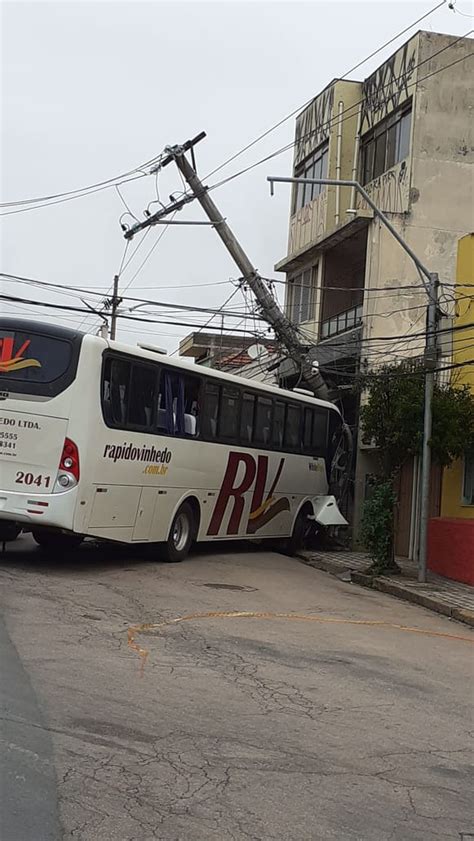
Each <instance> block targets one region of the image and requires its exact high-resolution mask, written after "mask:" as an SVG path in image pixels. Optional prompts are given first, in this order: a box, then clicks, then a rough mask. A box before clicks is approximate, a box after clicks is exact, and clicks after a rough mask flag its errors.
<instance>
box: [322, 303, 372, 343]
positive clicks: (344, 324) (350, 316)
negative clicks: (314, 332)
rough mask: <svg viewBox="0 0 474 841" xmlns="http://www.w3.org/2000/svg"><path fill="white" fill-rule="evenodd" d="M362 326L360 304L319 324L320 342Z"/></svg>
mask: <svg viewBox="0 0 474 841" xmlns="http://www.w3.org/2000/svg"><path fill="white" fill-rule="evenodd" d="M361 324H362V304H359V305H358V306H356V307H351V309H349V310H345V311H344V312H340V313H338V315H333V316H332V317H331V318H327V319H326V320H325V321H323V322H322V323H321V334H320V341H323V340H324V339H330V338H332V337H333V336H339V335H340V334H341V333H347V331H348V330H353V329H354V328H355V327H360V326H361Z"/></svg>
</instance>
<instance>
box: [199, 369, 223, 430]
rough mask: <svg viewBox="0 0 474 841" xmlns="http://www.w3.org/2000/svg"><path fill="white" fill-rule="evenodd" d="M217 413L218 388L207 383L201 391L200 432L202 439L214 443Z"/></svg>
mask: <svg viewBox="0 0 474 841" xmlns="http://www.w3.org/2000/svg"><path fill="white" fill-rule="evenodd" d="M218 412H219V386H217V385H214V384H213V383H209V382H207V383H206V385H205V387H204V389H203V405H202V409H201V413H200V416H201V430H202V434H203V437H204V438H208V439H210V440H211V441H215V439H216V436H217V415H218Z"/></svg>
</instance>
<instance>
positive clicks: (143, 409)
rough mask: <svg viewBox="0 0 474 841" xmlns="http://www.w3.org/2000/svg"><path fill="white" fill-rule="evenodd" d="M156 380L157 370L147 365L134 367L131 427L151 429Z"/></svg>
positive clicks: (130, 415)
mask: <svg viewBox="0 0 474 841" xmlns="http://www.w3.org/2000/svg"><path fill="white" fill-rule="evenodd" d="M156 380H157V372H156V369H154V368H151V367H148V366H146V365H132V379H131V382H130V400H129V406H128V417H127V421H128V424H129V425H131V426H141V427H144V428H150V427H151V424H152V420H153V417H152V416H153V403H154V396H155V384H156Z"/></svg>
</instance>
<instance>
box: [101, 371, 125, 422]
mask: <svg viewBox="0 0 474 841" xmlns="http://www.w3.org/2000/svg"><path fill="white" fill-rule="evenodd" d="M130 368H131V366H130V363H129V362H124V361H123V360H120V359H107V360H106V363H105V369H104V379H103V386H102V405H103V411H104V418H105V421H106V423H109V424H111V425H112V426H121V427H125V423H126V420H127V406H128V400H129V383H130Z"/></svg>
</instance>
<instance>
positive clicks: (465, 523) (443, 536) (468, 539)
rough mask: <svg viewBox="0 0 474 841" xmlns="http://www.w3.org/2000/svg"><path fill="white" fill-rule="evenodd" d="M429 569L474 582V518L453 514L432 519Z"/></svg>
mask: <svg viewBox="0 0 474 841" xmlns="http://www.w3.org/2000/svg"><path fill="white" fill-rule="evenodd" d="M428 569H431V570H432V571H433V572H437V573H438V575H444V576H445V577H446V578H452V579H453V580H454V581H462V582H463V583H464V584H472V585H474V520H461V519H454V518H449V517H434V518H433V519H432V520H430V522H429V530H428Z"/></svg>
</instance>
